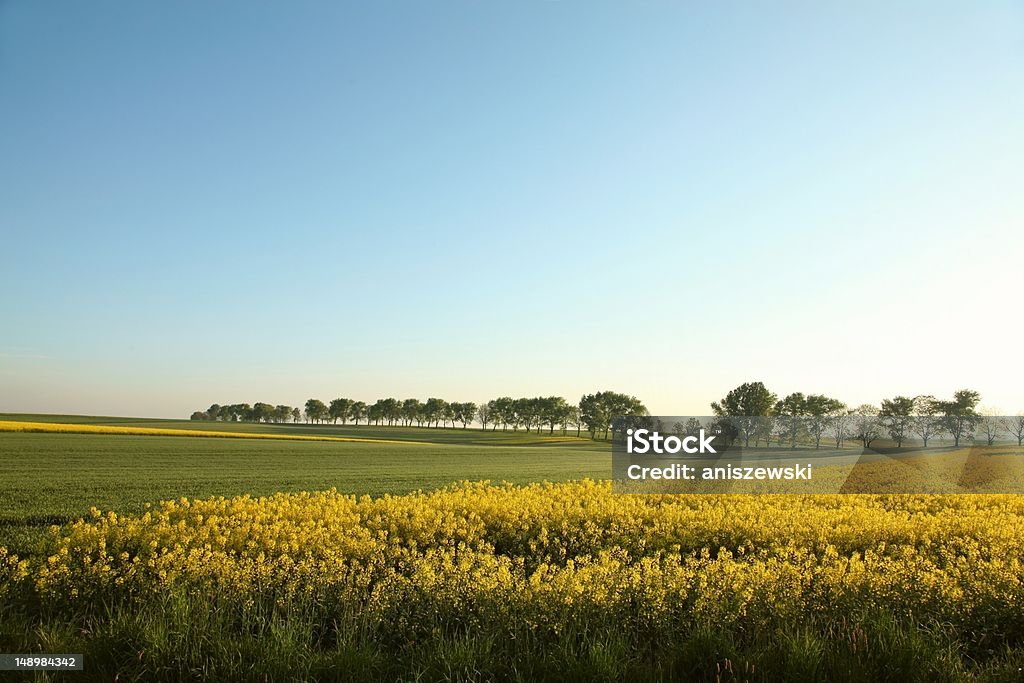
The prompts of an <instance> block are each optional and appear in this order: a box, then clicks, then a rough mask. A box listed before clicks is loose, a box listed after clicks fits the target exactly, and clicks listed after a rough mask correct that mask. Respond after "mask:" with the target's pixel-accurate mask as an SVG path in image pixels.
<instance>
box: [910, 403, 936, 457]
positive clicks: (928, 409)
mask: <svg viewBox="0 0 1024 683" xmlns="http://www.w3.org/2000/svg"><path fill="white" fill-rule="evenodd" d="M938 413H939V409H938V401H936V400H935V397H934V396H915V397H914V419H913V421H912V422H911V424H910V428H911V430H912V431H913V432H914V433H915V434H917V435H918V436H919V437H921V443H922V445H923V446H924V447H925V448H928V440H929V439H931V438H932V437H933V436H935V434H936V432H938V431H939V429H940V427H941V425H940V424H939V422H938V419H937V417H936V416H937V415H938Z"/></svg>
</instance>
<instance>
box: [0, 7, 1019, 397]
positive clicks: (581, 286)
mask: <svg viewBox="0 0 1024 683" xmlns="http://www.w3.org/2000/svg"><path fill="white" fill-rule="evenodd" d="M1022 179H1024V5H1022V4H1020V3H1017V2H985V1H982V2H956V3H950V2H900V3H890V2H871V1H868V2H858V3H820V2H779V3H741V2H721V3H680V2H656V1H649V2H622V1H616V2H607V1H603V0H587V1H586V2H570V1H568V0H559V1H551V0H548V1H530V0H509V1H503V0H496V1H490V0H489V1H487V2H482V1H479V0H474V1H471V2H463V1H454V0H432V1H431V2H413V1H412V0H382V1H381V2H359V3H355V2H352V3H341V2H298V1H296V2H267V3H251V2H228V1H221V2H215V3H211V2H208V1H205V0H201V1H184V0H183V1H180V2H171V3H155V2H133V1H128V0H125V1H123V2H110V1H97V2H89V3H83V2H50V3H41V2H32V1H30V0H6V1H4V0H0V287H2V292H3V295H2V297H0V411H7V412H15V411H16V412H49V413H81V414H100V415H104V414H105V415H132V416H136V415H137V416H155V417H183V416H187V415H189V414H190V413H191V412H192V411H193V410H197V409H202V408H205V407H206V406H208V405H210V404H211V403H214V402H217V403H238V402H249V403H252V402H255V401H266V402H268V403H273V404H279V403H286V404H289V405H301V404H302V403H303V402H304V401H305V400H306V399H307V398H309V397H318V398H322V399H325V400H329V399H331V398H333V397H337V396H347V397H351V398H355V399H359V400H367V401H372V400H375V399H376V398H380V397H385V396H396V397H399V398H404V397H419V398H426V397H428V396H440V397H442V398H446V399H448V400H459V401H468V400H472V401H476V402H481V401H485V400H487V399H490V398H494V397H496V396H500V395H512V396H522V395H526V396H533V395H552V394H553V395H562V396H566V397H568V398H570V399H571V400H575V399H577V398H578V397H579V396H580V395H581V394H583V393H585V392H592V391H596V390H602V389H610V390H616V391H622V392H625V393H629V394H634V395H636V396H638V397H639V398H640V399H641V400H643V401H644V402H645V403H646V405H647V406H648V408H649V409H650V410H651V411H652V413H654V414H669V415H673V414H706V413H707V412H708V404H709V403H710V402H711V401H713V400H716V399H719V398H720V397H721V396H723V395H724V394H725V393H726V392H727V391H728V390H729V389H731V388H732V387H734V386H736V385H738V384H740V383H742V382H745V381H754V380H760V381H763V382H765V384H767V385H768V386H769V388H770V389H772V390H773V391H775V392H777V393H778V394H779V395H780V396H781V395H784V394H786V393H789V392H792V391H803V392H805V393H825V394H828V395H832V396H835V397H837V398H840V399H842V400H844V401H846V402H847V403H849V404H850V405H856V404H860V403H875V404H877V403H878V402H880V401H881V399H883V398H887V397H890V396H894V395H897V394H904V395H911V396H913V395H918V394H933V395H936V396H939V397H947V396H950V395H951V394H952V392H953V391H955V390H957V389H960V388H964V387H969V388H972V389H976V390H978V391H980V392H981V394H982V402H983V404H985V405H987V406H990V407H992V408H994V409H998V410H1000V411H1002V412H1005V413H1016V412H1017V411H1020V410H1024V390H1022V381H1021V380H1022V378H1024V371H1022V370H1021V365H1020V344H1021V332H1022V327H1024V325H1022V324H1021V318H1020V296H1021V290H1022V285H1024V275H1022V269H1021V256H1022V255H1024V192H1022V191H1021V185H1022Z"/></svg>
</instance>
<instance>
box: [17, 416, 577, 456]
mask: <svg viewBox="0 0 1024 683" xmlns="http://www.w3.org/2000/svg"><path fill="white" fill-rule="evenodd" d="M6 420H10V421H15V422H52V423H58V424H66V425H91V426H97V425H103V426H111V427H138V428H156V429H183V430H212V431H221V432H249V433H257V434H280V435H288V436H291V435H306V436H333V437H350V438H362V439H387V440H400V441H429V442H432V443H437V444H461V445H479V446H498V445H505V446H549V445H558V446H566V445H569V446H573V445H574V446H576V447H580V448H583V449H585V450H590V449H593V448H594V442H593V441H591V440H590V439H589V438H586V436H585V435H584V438H578V437H576V435H575V433H574V432H573V433H570V434H568V435H565V436H563V435H562V434H561V432H560V431H559V430H555V433H554V434H548V430H547V429H544V430H542V433H541V434H538V433H537V431H536V430H534V431H532V432H529V433H527V432H525V431H523V430H519V431H513V430H511V429H509V430H508V431H502V430H501V429H497V430H494V429H490V428H488V429H487V430H481V429H480V428H479V427H475V428H474V427H469V428H466V429H463V428H461V427H458V428H455V429H452V428H447V429H443V428H442V429H437V428H432V427H397V426H396V427H386V426H385V427H377V426H370V425H365V424H362V425H359V426H354V425H351V424H350V425H340V424H338V425H336V424H305V423H301V422H300V423H297V424H296V423H286V424H262V423H252V422H203V421H193V420H163V419H157V418H145V417H104V416H90V415H32V414H27V413H0V422H2V421H6Z"/></svg>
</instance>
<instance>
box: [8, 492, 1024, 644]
mask: <svg viewBox="0 0 1024 683" xmlns="http://www.w3.org/2000/svg"><path fill="white" fill-rule="evenodd" d="M53 533H54V538H53V542H52V546H51V548H50V550H49V554H48V555H44V556H40V557H37V558H32V559H27V560H26V559H19V558H17V557H13V556H9V555H7V553H6V552H5V551H3V550H0V566H2V569H0V572H3V575H0V590H4V591H12V592H21V593H23V594H31V595H33V596H35V599H37V600H40V601H42V602H43V603H51V604H54V605H60V604H65V603H76V602H81V601H90V600H103V601H106V600H107V598H110V597H120V598H131V597H132V596H135V597H138V598H140V599H144V598H145V597H146V596H150V595H153V594H155V593H158V592H160V591H163V590H165V589H168V588H170V587H180V588H186V589H187V590H189V591H191V592H192V593H198V594H209V595H211V596H216V597H218V598H219V599H229V600H232V601H236V602H238V603H239V604H243V603H246V602H252V601H264V602H265V601H266V600H267V599H273V600H277V601H279V602H281V604H284V603H285V602H286V601H288V600H290V599H292V598H296V597H298V598H303V599H312V600H314V601H329V602H331V603H332V604H338V605H347V606H350V607H351V608H352V609H357V610H359V611H360V613H361V614H363V615H364V616H367V617H372V618H374V619H379V620H384V621H385V622H387V623H392V624H397V625H401V626H402V628H407V629H409V630H410V631H411V632H415V631H416V629H418V628H426V629H429V628H431V625H434V626H436V625H437V624H438V623H440V622H444V620H446V619H454V618H457V619H459V620H460V623H469V624H474V623H482V622H488V623H490V624H491V625H493V624H495V623H516V624H520V625H523V624H525V625H528V627H529V628H532V629H540V630H552V631H554V632H557V631H558V629H560V628H562V627H563V625H564V624H566V623H568V622H569V621H578V620H579V619H581V618H587V615H590V617H591V618H593V619H602V620H607V619H614V620H617V621H619V622H621V623H622V624H623V628H640V629H645V628H658V627H659V626H660V625H664V624H668V623H676V622H678V621H679V620H680V619H687V620H694V621H699V622H701V623H715V624H723V625H725V624H733V625H735V624H740V623H742V624H746V625H748V626H757V625H760V624H777V623H781V622H784V621H789V620H791V621H793V622H794V623H795V622H798V621H799V620H801V619H806V618H809V617H815V616H817V617H820V616H822V615H825V616H832V617H835V618H836V619H837V620H841V619H842V620H845V619H847V618H853V617H854V616H855V615H858V614H863V613H865V612H867V611H871V610H875V609H884V610H887V611H889V612H892V613H895V614H912V615H914V618H915V619H916V620H919V621H924V622H928V623H931V622H934V623H936V624H945V625H952V626H953V627H955V628H957V629H958V630H963V631H964V632H972V633H977V632H979V629H980V630H981V631H985V630H986V629H987V630H992V631H998V633H999V635H1000V637H1010V636H1011V635H1014V633H1012V632H1015V631H1022V630H1024V622H1022V620H1021V617H1020V615H1021V614H1022V613H1024V612H1022V610H1024V585H1022V578H1024V565H1022V563H1021V549H1022V542H1024V499H1022V498H1021V497H1017V496H998V495H992V496H978V495H975V496H971V495H962V496H924V495H922V496H913V495H901V496H860V495H856V496H855V495H831V496H798V495H788V496H787V495H778V496H767V495H765V496H751V495H733V496H700V495H691V496H642V495H617V494H613V493H612V491H611V486H610V484H608V483H604V482H593V481H583V482H578V483H568V484H534V485H528V486H522V487H518V486H512V485H490V484H487V483H463V484H460V485H456V486H452V487H449V488H447V489H444V490H439V491H435V492H430V493H416V494H411V495H405V496H384V497H382V498H376V499H371V498H369V497H362V498H356V497H353V496H347V495H342V494H339V493H337V492H336V491H333V490H332V491H326V492H319V493H295V494H283V493H282V494H277V495H273V496H270V497H267V498H251V497H247V496H242V497H237V498H215V499H209V500H188V499H184V498H183V499H180V500H175V501H166V502H163V503H160V504H158V505H155V506H153V507H152V508H151V509H149V510H148V511H146V512H145V513H144V514H142V515H140V516H132V517H122V516H119V515H117V514H115V513H113V512H107V513H102V512H100V511H98V510H94V511H93V513H92V516H91V518H89V519H85V520H81V521H78V522H76V523H74V524H72V525H70V526H69V527H67V528H63V529H57V528H54V532H53ZM0 597H3V596H0ZM581 615H582V616H581ZM837 623H838V621H837ZM1016 635H1017V636H1019V635H1020V633H1016ZM410 637H411V636H410Z"/></svg>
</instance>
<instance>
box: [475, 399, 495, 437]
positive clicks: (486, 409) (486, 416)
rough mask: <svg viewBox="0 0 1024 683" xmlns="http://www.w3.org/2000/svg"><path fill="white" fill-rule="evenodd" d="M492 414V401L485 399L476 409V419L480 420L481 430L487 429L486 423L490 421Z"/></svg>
mask: <svg viewBox="0 0 1024 683" xmlns="http://www.w3.org/2000/svg"><path fill="white" fill-rule="evenodd" d="M493 415H494V401H487V402H486V403H481V404H480V407H478V408H477V409H476V419H477V420H478V421H479V422H480V430H481V431H487V425H489V424H490V423H491V419H492V416H493Z"/></svg>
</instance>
